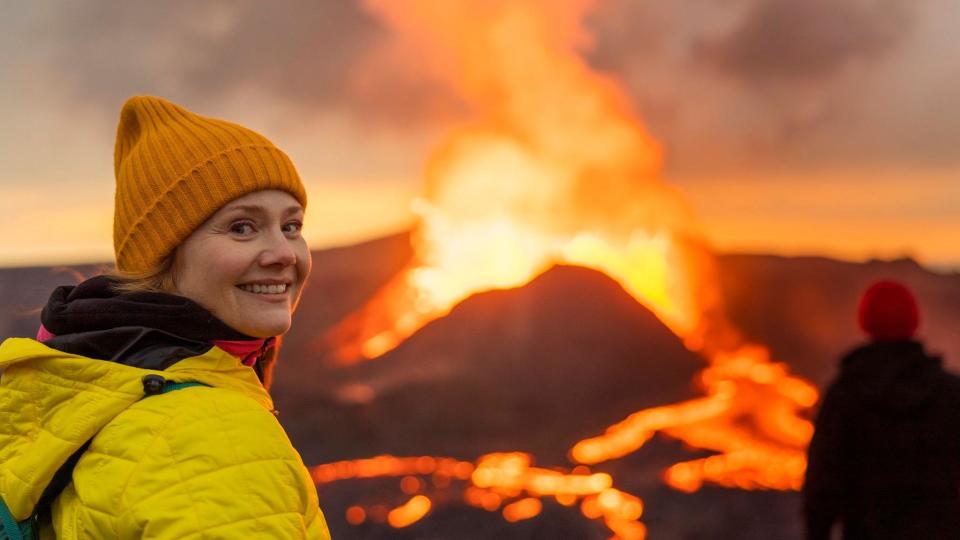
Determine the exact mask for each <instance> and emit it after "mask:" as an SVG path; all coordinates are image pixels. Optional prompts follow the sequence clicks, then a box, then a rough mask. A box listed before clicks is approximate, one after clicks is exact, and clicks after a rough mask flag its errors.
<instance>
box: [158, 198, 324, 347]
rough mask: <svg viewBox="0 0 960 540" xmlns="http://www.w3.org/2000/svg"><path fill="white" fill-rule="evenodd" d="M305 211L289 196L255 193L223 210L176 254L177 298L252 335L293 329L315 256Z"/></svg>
mask: <svg viewBox="0 0 960 540" xmlns="http://www.w3.org/2000/svg"><path fill="white" fill-rule="evenodd" d="M302 226H303V207H302V206H300V203H298V202H297V200H296V199H294V198H293V196H291V195H290V194H289V193H287V192H285V191H277V190H266V191H257V192H254V193H250V194H248V195H244V196H243V197H240V198H238V199H234V200H232V201H230V202H229V203H227V204H226V205H225V206H224V207H223V208H221V209H220V210H218V211H217V213H216V214H214V215H213V216H212V217H211V218H210V219H208V220H207V221H206V222H205V223H204V224H203V225H201V226H200V227H199V228H198V229H197V230H195V231H194V232H193V234H191V235H190V236H189V237H187V239H186V240H184V242H183V243H182V244H180V246H179V247H178V248H177V251H176V254H175V256H174V262H173V278H174V283H175V286H176V289H177V290H176V292H177V293H178V294H180V295H182V296H185V297H187V298H189V299H191V300H193V301H194V302H196V303H198V304H200V305H201V306H203V307H205V308H207V309H208V310H210V312H212V313H213V314H214V315H216V316H217V317H218V318H219V319H220V320H222V321H223V322H224V323H226V324H227V325H228V326H230V327H231V328H233V329H234V330H237V331H239V332H242V333H244V334H247V335H248V336H253V337H261V338H263V337H270V336H277V335H280V334H283V333H284V332H286V331H287V330H288V329H289V328H290V320H291V315H292V314H293V311H294V310H295V309H296V307H297V303H298V302H299V301H300V293H302V292H303V284H304V282H305V281H306V279H307V276H309V275H310V264H311V261H310V251H309V250H308V249H307V243H306V241H305V240H304V239H303V237H302V236H301V235H300V229H301V227H302Z"/></svg>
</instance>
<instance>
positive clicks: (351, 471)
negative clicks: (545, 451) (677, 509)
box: [311, 452, 646, 540]
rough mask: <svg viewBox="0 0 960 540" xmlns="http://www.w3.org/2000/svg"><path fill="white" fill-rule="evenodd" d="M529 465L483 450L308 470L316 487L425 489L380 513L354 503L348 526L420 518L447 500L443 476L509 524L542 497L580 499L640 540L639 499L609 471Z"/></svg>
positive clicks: (590, 514) (529, 513)
mask: <svg viewBox="0 0 960 540" xmlns="http://www.w3.org/2000/svg"><path fill="white" fill-rule="evenodd" d="M532 463H533V460H532V457H531V456H530V455H529V454H525V453H522V452H509V453H497V454H487V455H485V456H481V457H480V459H479V460H477V463H476V464H472V463H469V462H465V461H458V460H456V459H452V458H437V457H431V456H421V457H407V458H400V457H394V456H377V457H373V458H368V459H359V460H347V461H340V462H336V463H327V464H323V465H318V466H316V467H313V468H312V469H311V474H312V476H313V478H314V481H315V482H316V483H317V485H319V486H322V485H325V484H330V483H333V482H338V481H342V480H351V479H371V478H383V477H403V482H401V485H403V484H404V483H408V484H411V485H412V484H416V489H415V490H412V489H403V491H405V492H407V491H420V490H421V489H423V490H425V491H426V492H425V493H417V494H414V495H413V496H412V497H411V498H410V499H409V500H408V501H407V502H405V503H403V504H401V505H399V506H397V507H396V508H394V509H393V510H390V511H389V512H387V513H384V512H378V511H377V510H378V509H377V508H376V507H371V508H363V507H361V506H357V505H353V506H351V507H350V508H348V509H347V515H346V519H347V522H348V523H352V524H360V523H363V522H364V521H366V520H367V518H368V516H372V517H373V519H374V520H375V521H386V522H387V523H389V524H390V526H392V527H394V528H401V527H407V526H409V525H411V524H413V523H415V522H417V521H419V520H420V519H422V518H423V517H424V516H426V515H427V514H428V513H429V512H430V510H431V509H432V508H434V507H435V506H436V504H435V501H442V500H448V499H449V497H444V496H443V494H442V493H443V492H444V491H446V490H447V489H448V488H450V485H449V484H448V483H447V482H437V481H436V476H437V475H442V476H443V477H445V478H447V479H456V480H458V481H469V482H468V485H467V486H466V487H465V489H464V490H463V497H462V500H463V501H464V502H466V503H467V504H469V505H471V506H475V507H477V508H482V509H484V510H487V511H488V512H496V511H501V513H502V515H503V517H504V519H506V520H507V521H510V522H515V521H521V520H524V519H530V518H533V517H535V516H537V515H538V514H539V513H540V511H541V509H542V507H543V503H542V502H541V501H540V499H542V498H544V497H551V498H554V499H556V501H557V502H558V503H560V504H562V505H564V506H572V505H574V504H576V503H577V501H580V502H581V505H580V506H581V512H582V513H583V515H584V516H585V517H587V518H589V519H595V520H600V521H602V522H603V523H604V524H606V526H607V527H608V528H609V529H610V530H611V531H612V532H613V533H614V534H615V537H616V538H622V539H636V540H642V539H643V538H644V537H645V534H646V528H645V527H644V526H643V524H642V523H640V522H639V519H640V517H641V515H642V514H643V502H642V501H641V500H640V499H639V498H638V497H635V496H633V495H630V494H629V493H625V492H623V491H620V490H617V489H615V488H613V487H612V484H613V479H612V478H611V477H610V475H608V474H605V473H593V474H591V473H590V471H589V469H587V468H586V467H583V466H579V467H577V468H576V469H575V470H574V471H573V472H563V471H558V470H552V469H544V468H540V467H533V466H532ZM414 475H422V476H434V481H433V486H434V487H433V488H432V490H431V489H428V488H427V486H428V483H427V482H410V481H409V480H410V478H411V477H413V476H414ZM384 514H385V515H384ZM376 516H380V517H379V518H377V517H376Z"/></svg>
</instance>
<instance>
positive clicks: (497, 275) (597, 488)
mask: <svg viewBox="0 0 960 540" xmlns="http://www.w3.org/2000/svg"><path fill="white" fill-rule="evenodd" d="M594 3H595V1H593V0H565V1H562V2H557V1H553V0H550V1H548V0H524V1H514V0H509V1H507V0H499V1H491V0H472V1H461V2H445V1H442V0H402V1H401V0H368V1H367V5H368V7H369V8H370V10H371V11H372V12H374V13H375V14H377V15H378V16H379V17H380V18H381V19H382V20H383V21H385V22H386V23H387V24H388V26H389V27H390V28H392V29H393V30H394V31H395V32H396V39H397V40H399V41H400V42H402V43H403V45H404V46H405V47H408V48H411V50H417V51H418V52H419V54H420V55H421V56H422V59H423V61H424V62H425V63H426V65H427V66H428V67H429V68H430V69H431V70H432V72H433V73H434V74H436V75H438V76H440V77H441V78H442V80H443V81H444V82H445V83H447V84H448V85H449V86H450V88H451V89H452V90H453V91H454V92H456V94H457V95H458V96H459V97H460V98H461V99H462V100H463V101H464V102H465V103H466V104H467V105H468V107H469V109H470V111H471V112H472V113H473V120H472V121H470V122H469V123H465V124H464V125H461V126H458V127H457V128H456V129H454V130H452V131H451V132H450V133H449V134H448V135H447V136H446V138H445V139H444V140H443V141H442V142H441V143H440V144H439V145H438V146H437V147H436V149H435V150H434V152H433V154H432V155H431V156H430V158H429V160H428V164H427V167H426V189H425V193H424V196H423V197H422V198H421V199H419V200H417V201H416V202H415V208H414V209H415V211H416V213H417V215H418V216H419V218H420V220H419V224H418V227H417V228H416V230H415V231H414V233H413V237H412V238H413V243H414V255H413V259H412V261H411V262H410V263H409V265H408V266H407V267H406V268H404V269H403V270H402V271H401V272H399V273H398V274H396V275H395V276H394V277H393V278H392V280H390V281H389V282H388V283H387V284H386V285H385V286H384V287H383V288H382V289H381V290H380V291H379V292H378V293H377V294H376V295H374V297H373V298H371V299H370V301H369V302H368V303H367V304H366V305H365V306H363V307H362V308H361V309H360V310H358V311H356V312H355V313H353V314H352V315H350V316H349V317H347V318H346V319H344V320H343V321H342V322H341V323H340V324H339V325H338V326H337V327H336V328H334V329H333V330H332V331H331V332H329V333H328V334H327V335H325V336H324V337H323V338H322V340H321V341H320V342H318V343H316V344H315V345H316V346H317V347H320V348H324V349H326V350H332V351H333V356H335V357H336V358H337V359H338V360H339V361H340V362H342V363H344V364H350V363H355V362H360V361H377V358H378V357H380V356H381V355H383V354H384V353H386V352H387V351H390V350H391V349H393V348H395V347H396V346H397V345H398V344H400V343H401V342H402V341H403V340H405V339H406V338H408V337H409V336H411V335H413V334H414V333H415V332H417V331H418V330H419V329H421V328H422V327H423V326H424V325H426V324H428V323H429V322H430V321H433V320H436V319H438V318H442V317H444V316H445V315H447V314H448V313H449V312H450V310H451V309H452V308H453V307H454V306H456V305H457V304H458V303H460V302H461V301H463V300H464V299H466V298H468V297H470V296H471V295H474V294H476V293H480V292H484V291H489V290H495V289H505V288H514V287H520V286H523V285H524V284H526V283H528V282H530V281H531V280H533V279H535V278H536V277H537V276H539V275H540V274H542V273H543V272H545V271H546V270H548V269H550V268H551V267H553V266H555V265H558V264H564V265H577V266H583V267H587V268H591V269H594V270H597V271H600V272H603V273H604V274H606V275H608V276H609V277H611V278H612V279H614V280H616V281H617V282H618V283H619V284H620V285H621V286H622V287H623V289H624V290H625V291H627V292H628V293H629V294H630V295H632V296H633V297H634V298H635V299H636V300H637V301H638V302H640V303H641V304H643V305H644V306H646V307H647V308H649V309H650V310H651V311H653V312H654V313H655V314H656V315H657V317H659V319H660V320H661V321H662V322H663V323H664V324H665V325H666V326H667V327H669V328H670V329H671V330H672V331H673V332H674V333H675V334H677V336H679V337H680V338H681V339H682V340H683V343H684V344H685V346H686V347H687V348H688V349H690V350H691V351H694V352H696V353H698V354H699V355H701V356H702V357H703V358H704V360H705V362H706V367H705V368H704V369H703V370H702V371H701V372H700V374H699V376H698V380H697V381H696V382H697V383H698V388H700V389H701V390H702V392H703V397H700V398H697V399H693V400H690V401H687V402H681V403H676V404H667V405H662V406H658V407H654V408H650V409H646V410H641V411H638V412H636V413H634V414H632V415H630V416H629V417H627V418H625V419H616V418H611V419H610V421H611V422H614V421H616V423H614V424H613V425H611V426H610V427H609V428H608V429H607V430H606V431H605V432H603V433H599V434H597V435H596V436H593V437H590V438H587V439H584V440H581V441H579V442H576V441H572V443H573V444H571V448H570V450H569V458H570V460H571V461H572V462H573V464H575V465H576V467H571V469H570V470H569V471H559V470H553V469H540V468H537V467H534V466H533V457H532V456H530V455H528V454H525V453H518V452H510V450H511V449H509V448H505V449H503V450H504V453H498V454H490V455H485V456H481V457H479V458H478V460H477V461H476V462H475V463H470V462H465V461H458V460H455V459H451V458H440V457H430V456H422V457H411V458H397V457H391V456H380V457H375V458H370V459H365V460H357V461H344V462H338V463H331V464H326V465H320V466H318V467H315V468H314V469H313V472H314V477H315V479H316V481H317V482H318V483H319V484H326V483H330V482H336V481H338V480H342V479H348V478H375V477H382V476H397V477H402V478H404V483H403V485H404V486H406V487H404V491H405V492H408V493H409V494H410V500H409V501H408V502H407V503H406V504H404V505H403V506H401V507H398V508H395V509H393V510H389V509H386V508H364V507H361V506H355V507H352V508H351V509H350V511H349V512H348V515H347V519H348V521H350V522H351V523H361V522H363V521H365V520H367V519H375V520H379V521H386V522H389V523H390V524H391V525H394V526H396V527H403V526H406V525H409V524H410V523H412V522H415V521H416V520H418V519H421V518H423V517H424V516H425V515H428V513H429V512H430V509H431V507H432V506H435V505H437V504H443V503H444V502H445V499H444V498H445V497H448V496H449V495H447V494H448V493H449V486H450V485H451V482H459V483H461V484H462V490H460V493H462V500H464V501H466V502H467V503H468V504H470V505H473V506H476V507H479V508H484V509H486V510H489V511H496V510H499V511H502V513H503V517H504V518H505V519H507V520H508V521H517V520H522V519H527V518H530V517H533V516H535V515H537V513H539V512H540V510H541V502H540V501H541V499H542V498H544V497H552V498H554V499H555V500H556V501H557V502H559V503H560V504H563V505H567V506H569V505H574V504H579V505H580V508H581V510H582V513H583V515H584V516H585V517H587V518H590V519H598V520H602V521H603V522H604V523H605V524H606V525H607V527H608V528H609V529H610V530H611V532H612V533H613V534H614V535H615V537H618V538H643V537H644V536H645V534H646V533H645V528H644V526H643V524H642V523H640V521H639V520H640V517H641V514H642V511H643V503H642V502H641V501H640V499H639V498H637V497H635V496H633V495H630V494H629V493H626V492H623V491H620V490H618V489H616V488H615V487H614V486H615V484H616V479H615V478H613V477H611V476H610V475H608V474H605V473H591V471H590V470H589V469H588V467H587V466H588V465H594V464H598V463H601V462H605V461H608V460H614V459H617V458H620V457H623V456H625V455H627V454H630V453H632V452H634V451H636V450H637V449H639V448H640V447H641V446H643V445H644V443H645V442H647V441H648V440H649V439H650V438H651V437H652V436H653V435H654V434H655V433H657V432H660V433H663V434H665V435H667V436H669V437H672V438H675V439H678V440H680V441H682V442H683V443H685V444H686V445H688V446H690V447H693V448H696V449H703V450H709V451H712V452H715V454H713V455H711V456H710V457H706V458H703V459H697V460H693V461H687V462H681V463H677V464H675V465H673V466H672V467H670V468H669V469H668V470H667V471H666V472H665V473H664V476H663V478H664V480H665V481H666V482H667V483H668V484H669V485H670V486H672V487H674V488H676V489H678V490H683V491H695V490H697V489H699V488H700V486H701V485H703V484H704V483H705V482H708V483H714V484H718V485H722V486H728V487H735V488H742V489H777V490H795V489H798V488H799V487H800V485H801V482H802V478H803V473H804V469H805V459H804V449H805V447H806V444H807V442H808V440H809V438H810V436H811V434H812V426H811V424H810V423H809V421H808V420H807V419H806V418H804V416H803V413H804V411H805V410H807V409H809V408H810V407H812V406H813V405H814V404H815V403H816V401H817V399H818V395H817V391H816V389H815V387H813V386H812V385H811V384H809V383H807V382H805V381H803V380H801V379H799V378H797V377H793V376H791V375H790V374H789V373H788V371H787V369H786V367H785V365H784V364H782V363H777V362H773V361H771V359H770V357H769V354H768V353H767V351H766V349H765V348H764V347H762V346H760V345H757V344H752V343H747V342H745V341H744V340H743V339H742V338H741V337H740V335H739V333H738V332H737V331H736V329H735V328H733V326H732V325H731V324H730V323H729V322H728V321H727V320H726V319H725V317H724V314H723V313H724V312H723V305H722V298H721V294H720V288H719V284H718V282H717V277H716V274H715V270H714V265H713V260H712V255H711V253H710V251H709V249H708V248H707V247H706V242H705V241H704V238H703V235H702V233H701V230H700V227H699V225H698V224H697V222H696V220H695V218H694V216H693V215H692V213H691V212H690V210H689V209H688V207H687V205H686V204H685V202H684V200H683V198H682V196H681V195H680V193H679V192H678V191H677V190H675V189H672V188H671V187H670V186H668V185H666V184H665V183H663V182H662V181H661V180H660V179H659V176H658V175H659V169H660V166H661V161H662V150H661V148H660V147H659V145H658V144H657V143H656V141H655V140H654V139H653V138H652V137H651V135H650V134H648V133H647V132H646V130H645V129H644V128H643V126H642V124H641V123H640V121H639V120H638V119H637V118H636V116H635V115H634V114H633V113H632V112H631V110H630V106H629V104H628V102H627V99H626V97H625V96H624V93H623V92H622V91H621V90H620V89H619V87H618V86H617V84H616V83H615V82H614V81H612V80H611V79H609V78H607V77H604V76H602V75H600V74H598V73H596V72H594V71H592V70H591V69H590V67H589V66H588V65H587V63H586V62H585V61H584V60H583V58H582V57H581V56H580V54H579V51H581V50H582V49H583V48H585V47H588V46H589V42H590V37H589V35H588V33H587V32H586V30H585V29H584V27H583V23H582V20H583V18H584V16H585V14H586V13H587V11H588V10H589V8H590V7H591V6H592V5H593V4H594ZM421 477H424V478H425V477H430V478H432V483H428V482H424V481H423V480H421ZM428 486H429V487H428ZM408 488H409V489H408Z"/></svg>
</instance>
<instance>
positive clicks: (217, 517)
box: [0, 338, 330, 540]
mask: <svg viewBox="0 0 960 540" xmlns="http://www.w3.org/2000/svg"><path fill="white" fill-rule="evenodd" d="M0 370H3V374H2V380H0V497H3V500H4V501H6V503H7V505H8V507H9V509H10V511H11V513H12V514H13V516H14V517H15V518H16V519H18V520H22V519H25V518H26V517H27V516H29V514H30V513H31V511H32V509H33V507H34V505H35V504H36V503H37V501H38V500H39V499H40V496H41V493H42V492H43V489H44V487H45V486H46V485H47V483H48V482H49V481H50V479H51V478H52V477H53V475H54V473H55V472H56V471H57V469H58V468H59V467H60V465H61V464H62V463H63V462H64V461H66V459H67V458H68V457H69V456H70V455H72V454H73V453H74V452H75V451H77V449H79V448H80V447H81V446H82V445H83V444H84V443H86V442H87V441H88V440H91V438H92V442H91V444H90V447H89V448H88V449H87V450H86V451H85V452H84V453H83V454H82V457H81V458H80V460H79V462H78V463H77V465H76V468H75V469H74V471H73V482H72V483H70V484H69V485H68V486H67V488H66V489H65V490H64V491H63V493H62V494H61V495H60V496H59V497H58V499H57V500H56V501H55V502H54V504H53V508H52V523H46V524H43V526H42V529H41V538H58V539H67V540H73V539H100V538H118V539H133V538H155V539H178V540H186V539H218V538H224V539H226V538H229V539H236V538H282V539H297V538H303V539H307V538H309V539H328V538H329V537H330V533H329V532H328V530H327V525H326V522H325V521H324V518H323V514H322V513H321V512H320V509H319V505H318V501H317V492H316V489H315V487H314V485H313V482H312V481H311V479H310V476H309V473H308V471H307V470H306V468H305V467H304V465H303V462H302V461H301V459H300V456H299V455H298V454H297V452H296V451H295V450H294V449H293V447H292V446H291V444H290V441H289V439H288V438H287V436H286V434H285V433H284V431H283V429H282V428H281V426H280V424H279V423H278V422H277V420H276V418H275V417H274V415H273V414H272V413H271V411H272V410H273V404H272V401H271V400H270V396H269V395H268V394H267V392H266V390H264V389H263V387H262V386H261V385H260V382H259V380H258V379H257V377H256V375H255V374H254V372H253V370H251V369H250V368H247V367H245V366H243V365H241V364H240V363H239V362H238V361H237V360H236V358H234V357H233V356H231V355H230V354H229V353H227V352H225V351H223V350H221V349H219V348H217V347H213V348H211V349H210V350H209V351H207V352H206V353H203V354H202V355H200V356H194V357H190V358H186V359H184V360H181V361H179V362H177V363H175V364H174V365H172V366H171V367H170V368H168V369H167V370H166V371H152V370H147V369H141V368H136V367H131V366H127V365H123V364H119V363H115V362H108V361H102V360H91V359H89V358H85V357H82V356H76V355H71V354H67V353H64V352H60V351H57V350H55V349H51V348H49V347H47V346H45V345H43V344H42V343H39V342H37V341H35V340H32V339H23V338H12V339H8V340H6V341H4V342H3V344H2V345H0ZM147 374H157V375H161V376H163V377H165V378H166V379H168V380H169V381H174V382H186V381H196V382H200V383H203V384H205V385H208V386H209V387H205V386H195V387H190V388H185V389H182V390H177V391H174V392H168V393H164V394H160V395H155V396H151V397H148V398H146V399H144V388H143V383H142V382H141V379H142V378H143V376H144V375H147Z"/></svg>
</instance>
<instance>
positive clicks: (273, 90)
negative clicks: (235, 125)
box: [45, 0, 432, 125]
mask: <svg viewBox="0 0 960 540" xmlns="http://www.w3.org/2000/svg"><path fill="white" fill-rule="evenodd" d="M360 4H361V3H360V2H354V1H332V2H327V1H324V2H316V1H312V0H293V1H289V2H284V3H283V4H282V5H276V4H271V3H266V2H256V1H253V0H244V1H237V2H188V1H186V0H175V1H170V2H162V3H157V2H121V3H117V2H113V1H106V0H98V1H94V2H84V3H82V4H65V5H63V7H62V8H60V9H59V10H57V11H56V12H54V13H51V14H49V15H48V17H49V19H50V21H49V22H50V24H49V26H48V30H47V31H46V36H45V37H46V41H47V43H48V44H49V45H48V47H49V49H50V52H49V55H48V57H47V58H48V59H49V61H50V65H49V67H48V69H49V70H50V72H51V75H52V78H53V79H54V80H56V81H58V82H62V83H63V84H64V88H63V90H65V91H67V92H69V93H71V94H72V96H73V98H74V99H76V100H78V101H80V102H82V103H85V104H89V105H93V106H95V107H98V108H100V109H102V110H104V111H109V112H110V114H111V115H112V114H114V112H115V111H114V109H116V108H117V107H118V106H119V104H120V103H122V101H123V100H124V99H125V98H126V97H127V96H129V95H131V94H135V93H155V94H160V95H164V96H166V97H170V98H171V99H175V100H183V101H186V102H188V103H197V102H201V103H202V102H211V101H213V102H215V101H216V100H217V99H219V98H222V97H223V96H226V95H229V94H230V93H231V92H233V91H234V90H236V89H250V90H255V91H258V92H261V93H263V94H266V95H269V96H271V97H273V98H276V99H278V100H279V101H281V102H283V103H286V104H288V105H292V106H294V107H298V108H303V109H304V110H306V111H309V110H317V109H333V110H347V111H349V113H350V114H352V115H355V116H359V117H361V118H362V119H364V120H365V121H374V122H377V123H379V124H396V125H408V124H409V122H411V121H413V120H415V119H416V117H417V115H416V111H418V110H421V109H429V108H430V107H431V106H432V105H431V102H430V96H431V93H432V92H429V91H427V89H426V88H423V86H422V83H420V82H418V81H417V80H415V79H414V78H412V77H411V78H402V77H393V79H392V81H388V80H386V79H384V80H382V81H381V82H382V83H383V85H382V86H377V85H371V84H358V78H357V76H356V75H357V68H358V66H360V65H363V64H364V63H365V62H366V61H367V58H368V56H369V55H370V54H371V53H372V51H373V50H374V49H375V46H376V45H377V44H378V43H379V42H380V41H381V40H383V39H385V38H386V36H387V35H388V32H387V30H385V29H384V28H383V26H382V25H381V24H380V23H379V22H378V21H377V20H376V19H375V18H373V17H371V16H370V15H368V14H367V13H366V12H365V11H364V10H363V7H362V5H360ZM385 75H396V73H387V74H385ZM361 82H362V81H361ZM411 111H413V112H411Z"/></svg>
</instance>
